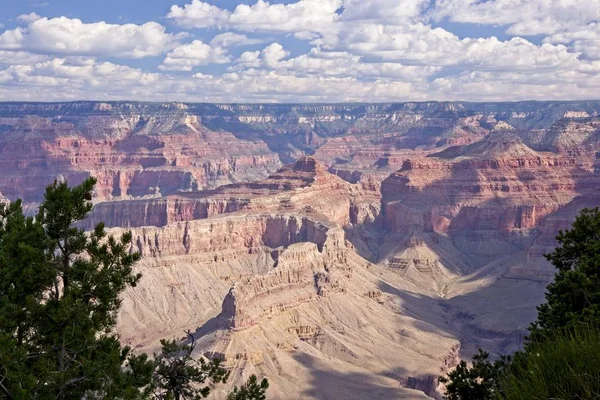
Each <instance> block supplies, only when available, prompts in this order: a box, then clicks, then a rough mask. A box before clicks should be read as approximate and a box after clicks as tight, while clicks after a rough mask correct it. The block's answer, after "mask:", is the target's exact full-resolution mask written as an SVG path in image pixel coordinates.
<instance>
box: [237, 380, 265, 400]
mask: <svg viewBox="0 0 600 400" xmlns="http://www.w3.org/2000/svg"><path fill="white" fill-rule="evenodd" d="M268 388H269V381H268V380H267V378H263V380H262V381H261V382H260V384H259V383H258V378H257V377H256V375H252V376H251V377H250V378H248V381H247V382H246V383H245V384H243V385H242V387H240V388H239V389H238V388H237V386H236V387H235V388H234V389H233V391H232V392H231V393H229V395H228V396H227V400H265V399H266V398H267V395H266V392H267V389H268Z"/></svg>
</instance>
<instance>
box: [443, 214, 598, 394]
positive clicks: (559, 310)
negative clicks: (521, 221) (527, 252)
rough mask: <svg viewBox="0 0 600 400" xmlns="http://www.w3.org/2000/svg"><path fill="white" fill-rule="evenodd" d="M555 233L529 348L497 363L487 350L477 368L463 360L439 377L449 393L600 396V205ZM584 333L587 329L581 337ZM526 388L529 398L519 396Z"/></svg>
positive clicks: (475, 358)
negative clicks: (550, 276)
mask: <svg viewBox="0 0 600 400" xmlns="http://www.w3.org/2000/svg"><path fill="white" fill-rule="evenodd" d="M556 239H557V241H558V247H557V248H556V249H555V250H554V251H553V252H552V253H550V254H547V255H546V258H547V259H548V261H550V262H551V263H552V264H553V265H554V266H555V267H556V268H557V270H558V272H557V274H556V276H555V278H554V281H553V282H552V283H550V284H549V285H548V287H547V290H546V303H544V304H542V305H540V306H539V307H538V318H537V320H536V321H535V322H534V323H532V324H531V326H530V327H529V331H530V336H529V337H528V338H527V340H526V344H525V348H524V350H523V351H521V352H517V353H515V354H514V355H513V356H512V357H511V358H504V359H503V360H500V361H496V362H494V363H492V362H490V361H489V360H488V355H487V353H485V352H482V351H481V350H480V353H479V354H478V355H476V356H475V357H474V359H473V366H472V367H468V365H467V363H466V362H465V361H462V362H461V363H460V364H459V365H458V367H457V368H456V369H455V370H454V371H452V372H450V373H449V374H448V376H447V377H441V378H440V382H442V383H446V384H447V385H446V398H448V399H451V400H467V399H497V398H507V399H526V398H527V399H537V398H539V399H542V398H543V399H546V398H590V399H591V398H599V397H600V392H598V387H597V386H596V384H597V383H598V382H600V380H599V379H600V375H598V373H599V369H600V368H598V366H599V365H600V353H598V351H596V350H597V349H598V348H600V347H598V345H600V343H599V342H598V339H599V337H598V328H600V211H599V210H598V209H597V208H596V209H584V210H582V211H581V213H580V215H579V216H578V217H577V218H576V220H575V222H574V223H573V226H572V228H571V229H570V230H567V231H565V232H562V231H559V233H558V236H557V238H556ZM582 331H583V332H588V333H586V334H583V336H582V334H581V332H582ZM589 332H593V334H589ZM594 346H595V349H592V347H594ZM583 360H585V362H583ZM544 369H547V370H544ZM561 371H562V372H561ZM515 388H517V389H515ZM525 388H529V389H527V390H525ZM530 389H531V390H530ZM534 389H535V390H538V392H535V391H534ZM519 390H521V391H522V393H529V396H530V397H527V395H525V396H524V397H519V395H518V393H519ZM535 393H538V394H539V395H535V396H534V394H535ZM543 393H548V396H547V397H544V395H543ZM478 396H479V397H478Z"/></svg>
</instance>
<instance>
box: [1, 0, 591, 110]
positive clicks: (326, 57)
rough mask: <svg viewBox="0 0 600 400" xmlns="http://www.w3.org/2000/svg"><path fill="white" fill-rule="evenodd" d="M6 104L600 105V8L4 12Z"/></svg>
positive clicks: (170, 6) (170, 7) (426, 3)
mask: <svg viewBox="0 0 600 400" xmlns="http://www.w3.org/2000/svg"><path fill="white" fill-rule="evenodd" d="M0 9H2V14H1V16H0V24H1V25H0V100H48V101H52V100H77V99H132V100H156V101H163V100H169V101H210V102H280V101H285V102H289V101H293V102H315V101H319V102H343V101H374V102H376V101H407V100H474V101H483V100H487V101H489V100H523V99H590V98H596V97H598V95H597V93H598V89H600V0H485V1H484V0H296V1H270V2H267V1H265V0H248V1H230V0H213V1H211V0H208V1H201V0H187V1H174V0H157V1H141V0H104V1H103V2H90V1H81V0H46V1H44V0H20V1H15V0H0Z"/></svg>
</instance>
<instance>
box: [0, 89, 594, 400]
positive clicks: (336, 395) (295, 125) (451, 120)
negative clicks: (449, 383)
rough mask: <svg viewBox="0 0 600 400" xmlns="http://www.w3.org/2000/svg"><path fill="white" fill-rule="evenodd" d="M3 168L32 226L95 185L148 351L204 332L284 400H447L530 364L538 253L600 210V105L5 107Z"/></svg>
mask: <svg viewBox="0 0 600 400" xmlns="http://www.w3.org/2000/svg"><path fill="white" fill-rule="evenodd" d="M0 168H1V170H2V171H3V174H2V175H0V201H6V199H8V200H12V201H14V200H16V199H17V198H21V199H23V201H24V204H25V207H26V209H27V210H28V211H29V212H31V213H33V212H34V210H35V209H36V207H37V206H38V205H39V202H40V201H41V199H42V198H43V193H44V187H45V186H47V185H48V184H50V183H52V182H53V181H55V180H66V181H68V182H69V183H70V184H77V183H79V182H80V181H81V180H83V179H84V178H86V177H88V176H94V177H96V178H97V179H98V184H97V187H96V190H95V196H94V199H93V200H94V203H95V207H94V210H93V212H92V214H91V215H90V217H89V218H88V219H87V220H86V221H83V224H82V227H83V228H85V229H92V228H93V227H94V225H95V224H96V223H98V222H100V221H103V222H104V223H105V224H106V226H107V227H108V230H109V232H110V233H111V234H113V235H116V236H119V235H122V234H123V233H124V232H127V231H131V232H132V235H133V244H132V248H131V251H138V252H140V253H141V255H142V259H141V261H140V262H139V264H138V266H137V270H139V272H141V273H142V275H143V278H142V280H141V281H140V283H139V284H138V285H137V286H136V287H135V288H131V289H128V290H127V292H126V293H125V294H124V297H123V305H122V309H121V312H120V315H119V323H118V331H119V334H120V335H121V338H122V340H123V342H124V343H127V344H129V345H131V346H133V347H134V349H136V351H148V352H152V351H153V350H155V349H156V348H157V344H158V342H159V340H160V339H162V338H182V337H183V336H184V332H185V331H186V330H190V331H191V332H193V334H194V336H195V338H196V340H197V343H198V346H197V348H196V356H197V357H202V356H206V357H218V358H220V359H222V360H224V365H225V366H226V367H227V368H230V369H231V370H232V379H231V382H230V383H231V384H239V383H240V382H242V381H243V380H244V379H246V378H247V377H248V376H249V375H251V374H257V375H259V376H261V377H262V376H266V377H268V378H269V380H270V383H271V387H270V389H269V398H272V399H374V398H381V399H389V398H415V399H419V398H424V399H426V398H436V399H439V398H441V393H442V391H443V388H442V387H440V386H439V385H438V382H437V377H438V376H439V375H441V374H444V373H445V372H446V371H448V370H449V369H451V368H453V367H454V366H455V365H456V364H457V363H458V362H459V361H460V359H465V358H469V357H470V356H471V355H472V354H473V353H474V352H476V350H477V349H478V348H479V347H483V348H485V349H486V350H488V351H490V352H491V353H492V354H493V355H494V356H499V355H501V354H506V353H508V352H512V351H514V350H516V349H518V348H519V347H520V346H521V345H522V343H523V338H524V336H525V335H526V334H527V326H528V324H529V323H530V322H531V321H533V320H534V319H535V317H536V306H537V305H538V304H540V303H541V302H543V299H544V289H545V287H546V285H547V284H548V283H549V282H550V281H551V280H552V278H553V276H554V269H553V268H552V266H551V265H550V264H549V263H548V262H547V261H546V260H545V258H544V254H545V253H548V252H549V251H551V250H552V249H553V248H554V246H555V245H556V242H555V239H554V238H555V236H556V234H557V233H558V230H559V229H568V227H569V226H570V224H571V222H572V221H573V220H574V219H575V217H576V215H577V213H578V212H579V211H580V210H581V209H583V208H591V207H598V206H600V101H581V102H515V103H465V102H445V103H436V102H428V103H397V104H315V105H310V104H306V105H300V104H298V105H285V104H282V105H278V104H262V105H261V104H247V105H244V104H184V103H139V102H73V103H0ZM226 389H227V388H226V387H218V386H217V387H215V390H214V394H213V396H214V398H225V393H226Z"/></svg>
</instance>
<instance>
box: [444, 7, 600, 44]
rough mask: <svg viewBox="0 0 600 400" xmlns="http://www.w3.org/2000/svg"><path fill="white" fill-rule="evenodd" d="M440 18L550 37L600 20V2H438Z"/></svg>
mask: <svg viewBox="0 0 600 400" xmlns="http://www.w3.org/2000/svg"><path fill="white" fill-rule="evenodd" d="M432 14H433V15H434V16H435V17H437V18H443V17H448V18H449V19H450V20H452V21H456V22H467V23H473V24H485V25H497V26H502V25H508V30H507V32H508V33H510V34H514V35H540V34H542V35H547V34H553V33H556V32H558V31H560V30H562V29H563V28H564V27H568V26H580V25H586V24H587V23H590V22H593V21H596V20H598V19H600V0H485V1H484V0H436V2H435V8H434V10H433V12H432Z"/></svg>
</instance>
